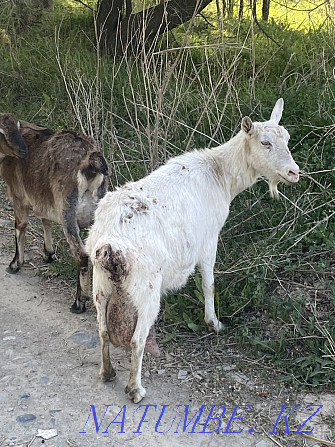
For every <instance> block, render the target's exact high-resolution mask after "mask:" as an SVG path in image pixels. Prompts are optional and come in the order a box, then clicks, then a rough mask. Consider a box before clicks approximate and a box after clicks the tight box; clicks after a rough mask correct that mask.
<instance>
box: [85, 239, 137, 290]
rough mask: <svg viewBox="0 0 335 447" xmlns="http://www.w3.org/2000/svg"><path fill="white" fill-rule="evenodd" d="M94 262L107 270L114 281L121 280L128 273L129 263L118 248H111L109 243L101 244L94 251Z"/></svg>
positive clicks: (118, 281)
mask: <svg viewBox="0 0 335 447" xmlns="http://www.w3.org/2000/svg"><path fill="white" fill-rule="evenodd" d="M94 261H95V262H94V263H97V264H98V265H99V266H100V267H102V268H103V269H104V270H107V271H108V273H109V275H110V279H111V280H112V281H114V282H115V283H121V282H123V281H124V280H125V279H126V277H127V276H128V274H129V271H130V263H129V262H128V260H127V259H126V256H125V255H124V253H123V252H122V251H121V250H120V249H113V248H112V247H111V245H110V244H105V245H102V246H101V247H100V248H99V249H97V250H96V252H95V260H94Z"/></svg>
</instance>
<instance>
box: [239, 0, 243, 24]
mask: <svg viewBox="0 0 335 447" xmlns="http://www.w3.org/2000/svg"><path fill="white" fill-rule="evenodd" d="M243 10H244V1H243V0H240V6H239V9H238V18H239V19H243Z"/></svg>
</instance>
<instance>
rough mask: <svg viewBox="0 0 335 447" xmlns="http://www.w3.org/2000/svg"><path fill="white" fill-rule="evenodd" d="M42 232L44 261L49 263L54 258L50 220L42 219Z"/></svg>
mask: <svg viewBox="0 0 335 447" xmlns="http://www.w3.org/2000/svg"><path fill="white" fill-rule="evenodd" d="M42 225H43V233H44V262H46V263H47V264H50V263H51V262H53V261H54V260H55V250H54V247H53V242H52V221H51V220H48V219H42Z"/></svg>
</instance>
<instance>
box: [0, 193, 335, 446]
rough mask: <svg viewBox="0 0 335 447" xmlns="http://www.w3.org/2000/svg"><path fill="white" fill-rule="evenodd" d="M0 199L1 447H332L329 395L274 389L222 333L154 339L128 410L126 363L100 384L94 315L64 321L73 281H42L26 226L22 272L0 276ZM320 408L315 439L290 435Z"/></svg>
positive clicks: (2, 234) (2, 243) (36, 234)
mask: <svg viewBox="0 0 335 447" xmlns="http://www.w3.org/2000/svg"><path fill="white" fill-rule="evenodd" d="M0 186H1V185H0ZM1 189H3V185H2V188H1ZM1 195H2V197H1V201H0V409H1V411H0V447H4V446H22V447H27V446H33V447H36V446H38V445H45V446H48V447H56V446H62V447H65V446H72V447H74V446H80V447H86V446H99V447H100V446H102V447H103V446H113V445H118V446H119V445H127V446H138V445H146V446H149V447H150V446H156V445H157V444H159V445H162V446H191V445H192V446H198V445H199V446H200V445H201V446H209V447H211V446H223V447H224V446H233V447H242V446H248V447H267V446H269V447H270V446H275V445H279V446H304V445H306V446H320V445H322V444H320V443H319V442H318V441H317V440H315V439H312V438H311V437H314V438H316V439H323V440H328V441H329V442H330V444H328V445H335V443H331V441H332V440H334V425H335V422H334V414H335V397H334V396H333V395H332V394H310V393H309V394H308V393H301V392H300V393H297V392H295V391H294V390H293V389H290V388H286V387H284V386H283V385H282V384H281V383H280V382H279V380H278V376H279V374H278V372H276V370H275V369H274V368H271V367H269V366H266V365H265V364H262V362H261V361H257V362H256V361H254V360H252V359H249V358H248V356H247V354H246V353H244V352H243V351H240V350H239V349H238V346H236V345H234V344H229V343H227V336H226V335H222V336H216V335H214V334H209V335H208V336H204V337H199V336H195V335H193V334H188V333H181V334H180V338H178V340H177V342H171V343H165V344H162V343H160V333H159V330H158V336H157V340H158V344H159V345H160V350H161V356H160V358H159V359H154V358H153V357H151V356H150V355H149V354H146V355H145V359H144V364H143V386H144V387H145V388H146V390H147V396H146V397H145V398H144V399H143V401H142V402H141V403H140V404H138V405H135V404H133V403H132V402H130V401H129V400H128V399H127V397H126V395H125V394H124V388H125V385H126V383H127V379H128V374H129V362H130V356H129V353H127V352H125V351H123V350H122V349H116V348H111V353H112V362H113V365H114V366H115V367H116V369H117V378H116V380H115V381H114V382H111V383H102V382H101V381H100V379H99V377H98V372H99V367H100V347H99V338H98V332H97V323H96V316H95V309H94V307H93V306H92V305H91V306H89V307H88V310H87V312H86V313H85V314H82V315H76V314H72V313H71V312H70V310H69V308H70V305H71V304H72V300H73V296H74V282H73V281H64V279H61V278H60V277H58V276H57V275H52V274H46V273H45V272H48V267H47V266H43V260H42V257H41V255H40V253H41V251H42V246H43V245H42V238H41V232H40V230H39V229H38V228H39V227H38V223H37V221H36V220H35V219H32V220H31V222H32V225H33V226H30V227H29V229H28V234H27V244H26V263H25V266H24V267H23V268H22V270H21V271H20V272H19V273H18V274H15V275H11V274H9V273H7V271H6V268H7V266H8V264H9V262H10V260H11V258H12V256H13V253H14V238H13V217H12V210H11V208H10V205H9V203H8V202H7V201H6V200H5V199H4V194H3V193H2V192H1ZM60 243H62V244H63V243H64V241H62V242H60ZM161 335H162V334H161ZM243 405H244V406H243ZM285 405H287V407H285V408H284V407H283V406H285ZM295 405H300V407H296V409H295V411H294V413H292V414H291V415H290V416H289V417H288V418H287V424H288V427H287V426H286V424H285V419H283V420H281V421H280V422H278V424H277V425H276V421H277V419H278V417H279V415H280V413H281V411H282V410H283V411H284V413H282V416H284V414H287V412H288V411H289V410H292V409H293V408H294V406H295ZM308 405H313V407H311V406H310V407H308V408H306V406H308ZM215 406H216V407H215ZM237 406H239V407H237ZM318 406H322V407H320V408H319V407H318ZM318 408H319V412H318V413H317V414H316V415H315V416H313V417H312V418H311V420H310V421H309V422H308V423H307V424H306V425H305V426H304V427H303V428H302V429H301V430H300V431H309V430H311V428H312V427H314V430H313V432H311V433H310V434H309V435H308V436H306V435H305V434H301V433H296V432H297V430H298V429H299V426H300V425H301V424H302V423H303V422H304V420H306V419H307V417H308V416H311V415H312V414H313V413H314V412H315V411H317V410H318ZM210 412H211V414H210ZM234 412H235V413H234ZM185 415H186V416H187V419H186V420H187V422H189V425H187V426H186V425H184V420H185ZM221 415H222V418H221V419H219V418H220V416H221ZM193 416H194V418H193V420H192V417H193ZM197 416H199V418H198V420H197ZM210 418H212V419H210ZM216 418H217V419H216ZM242 418H243V419H242ZM206 420H207V424H206ZM220 424H221V426H220V427H219V425H220ZM287 428H289V430H290V434H287V433H286V432H287ZM41 430H46V431H41ZM274 431H275V432H276V433H273V432H274ZM233 432H235V433H233ZM237 432H240V433H237ZM37 435H39V436H37ZM49 436H50V439H47V438H48V437H49Z"/></svg>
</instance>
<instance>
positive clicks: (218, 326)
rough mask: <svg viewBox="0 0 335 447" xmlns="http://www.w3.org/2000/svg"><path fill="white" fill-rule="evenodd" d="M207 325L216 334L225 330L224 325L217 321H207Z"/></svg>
mask: <svg viewBox="0 0 335 447" xmlns="http://www.w3.org/2000/svg"><path fill="white" fill-rule="evenodd" d="M207 324H208V326H209V328H210V329H212V330H213V331H215V332H216V333H219V332H222V331H223V329H224V328H225V326H224V324H222V323H221V321H219V320H216V321H207Z"/></svg>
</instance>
